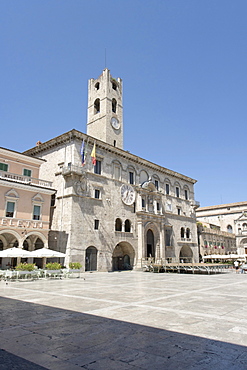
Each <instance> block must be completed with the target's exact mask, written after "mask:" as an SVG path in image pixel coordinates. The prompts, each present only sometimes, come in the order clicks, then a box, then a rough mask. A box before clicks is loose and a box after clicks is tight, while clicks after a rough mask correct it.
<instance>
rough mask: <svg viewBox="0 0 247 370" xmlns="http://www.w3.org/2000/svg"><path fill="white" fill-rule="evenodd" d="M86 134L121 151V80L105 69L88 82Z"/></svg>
mask: <svg viewBox="0 0 247 370" xmlns="http://www.w3.org/2000/svg"><path fill="white" fill-rule="evenodd" d="M87 134H88V135H89V136H93V137H95V138H96V139H99V140H102V141H104V142H106V143H107V144H110V145H113V146H115V147H117V148H120V149H123V105H122V80H121V79H120V78H117V79H115V78H113V77H112V76H111V74H110V71H109V69H107V68H106V69H104V71H103V73H102V74H101V75H100V76H99V77H98V78H97V79H93V78H91V79H90V80H89V82H88V117H87Z"/></svg>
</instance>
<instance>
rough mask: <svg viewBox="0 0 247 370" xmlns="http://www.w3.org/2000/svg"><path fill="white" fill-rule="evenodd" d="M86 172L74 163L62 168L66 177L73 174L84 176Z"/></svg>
mask: <svg viewBox="0 0 247 370" xmlns="http://www.w3.org/2000/svg"><path fill="white" fill-rule="evenodd" d="M84 173H85V171H84V169H83V168H82V167H80V166H75V165H73V164H71V165H69V166H66V167H63V168H62V175H63V176H64V177H66V176H73V175H77V176H82V175H84Z"/></svg>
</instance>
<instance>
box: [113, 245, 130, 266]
mask: <svg viewBox="0 0 247 370" xmlns="http://www.w3.org/2000/svg"><path fill="white" fill-rule="evenodd" d="M134 259H135V251H134V248H133V247H132V245H131V244H129V243H128V242H121V243H119V244H117V245H116V247H115V248H114V251H113V253H112V270H113V271H122V270H132V269H133V265H134Z"/></svg>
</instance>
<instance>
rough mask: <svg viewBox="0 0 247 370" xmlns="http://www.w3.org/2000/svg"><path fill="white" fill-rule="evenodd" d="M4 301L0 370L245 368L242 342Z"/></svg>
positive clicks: (16, 301)
mask: <svg viewBox="0 0 247 370" xmlns="http://www.w3.org/2000/svg"><path fill="white" fill-rule="evenodd" d="M0 305H1V316H0V322H1V326H0V327H1V329H0V335H1V336H0V338H1V339H0V346H1V348H2V350H1V351H0V369H1V370H3V369H4V370H5V369H6V370H7V369H8V370H10V369H11V370H12V369H18V370H19V369H25V370H29V369H33V370H39V369H40V370H41V369H42V368H46V369H52V370H58V369H59V370H65V369H67V370H74V369H82V368H84V369H107V370H108V369H118V370H119V369H152V370H153V369H166V370H167V369H168V370H169V369H171V370H173V369H212V368H215V369H217V370H221V369H222V370H223V369H224V370H225V369H231V370H232V369H233V370H235V369H236V370H237V369H238V370H242V369H243V370H244V369H246V368H247V365H246V361H247V351H246V347H244V346H240V345H235V344H230V343H225V342H220V341H216V340H210V339H207V338H201V337H198V336H192V335H186V334H181V333H177V332H172V331H167V330H163V329H158V328H153V327H148V326H144V325H138V324H133V323H130V322H123V321H118V320H112V319H107V318H104V317H100V316H94V315H89V314H83V313H79V312H74V311H69V310H63V309H59V308H54V307H48V306H43V305H39V304H35V303H28V302H23V301H19V300H15V299H8V298H1V301H0ZM36 364H37V365H36ZM38 365H39V366H38ZM41 366H43V367H41Z"/></svg>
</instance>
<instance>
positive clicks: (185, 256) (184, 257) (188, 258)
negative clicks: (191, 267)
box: [179, 245, 193, 263]
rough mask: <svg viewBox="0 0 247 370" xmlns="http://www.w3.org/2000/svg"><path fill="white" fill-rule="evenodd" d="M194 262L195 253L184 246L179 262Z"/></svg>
mask: <svg viewBox="0 0 247 370" xmlns="http://www.w3.org/2000/svg"><path fill="white" fill-rule="evenodd" d="M192 260H193V252H192V250H191V248H190V247H189V246H188V245H184V246H183V247H182V248H181V250H180V254H179V261H180V262H184V263H191V262H192Z"/></svg>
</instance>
